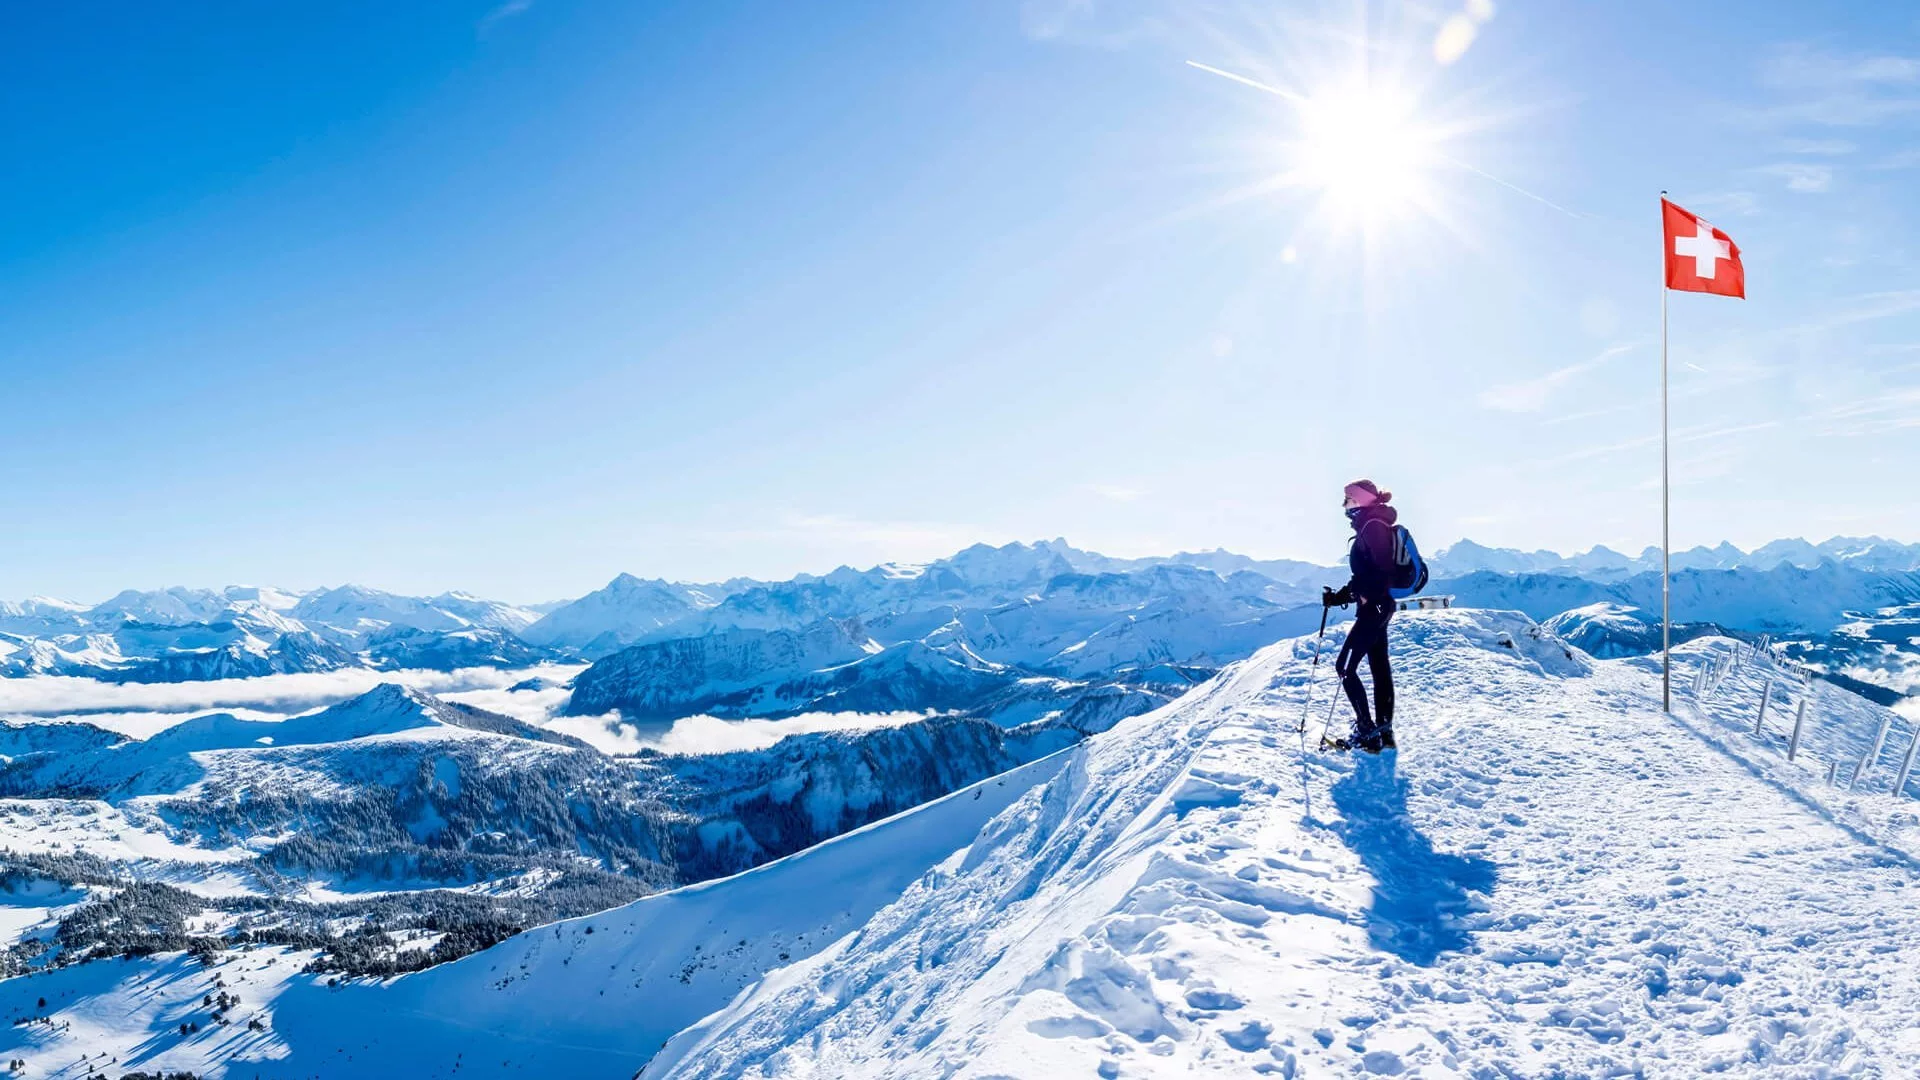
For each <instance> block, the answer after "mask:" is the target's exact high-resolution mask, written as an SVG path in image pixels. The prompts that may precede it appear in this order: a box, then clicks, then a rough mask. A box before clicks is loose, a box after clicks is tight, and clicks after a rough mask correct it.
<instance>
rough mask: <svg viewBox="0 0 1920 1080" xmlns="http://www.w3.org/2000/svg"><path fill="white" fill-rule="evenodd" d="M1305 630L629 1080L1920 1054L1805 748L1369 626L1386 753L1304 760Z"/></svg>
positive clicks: (1493, 645) (1538, 642)
mask: <svg viewBox="0 0 1920 1080" xmlns="http://www.w3.org/2000/svg"><path fill="white" fill-rule="evenodd" d="M1309 647H1310V646H1309V643H1306V642H1292V643H1286V644H1283V645H1281V646H1277V647H1275V648H1273V649H1270V650H1267V651H1266V652H1263V653H1261V654H1260V655H1258V656H1256V657H1255V658H1253V659H1252V660H1250V661H1248V662H1246V663H1245V664H1243V665H1239V666H1237V667H1236V668H1234V669H1230V670H1229V672H1227V673H1226V674H1224V675H1223V676H1222V677H1221V678H1220V679H1219V680H1217V681H1216V682H1215V683H1213V684H1211V685H1209V686H1208V687H1206V688H1205V689H1203V690H1201V691H1198V692H1196V693H1195V694H1193V695H1190V696H1188V697H1187V698H1185V699H1183V700H1182V701H1181V702H1179V703H1176V704H1175V705H1173V706H1170V707H1169V708H1167V709H1164V710H1161V711H1159V712H1156V713H1152V714H1148V715H1146V716H1143V717H1138V718H1135V719H1133V720H1130V721H1127V722H1125V723H1123V724H1122V725H1120V726H1119V727H1117V728H1116V729H1114V731H1113V732H1111V733H1109V734H1108V735H1106V736H1103V737H1101V738H1098V739H1096V740H1094V741H1093V742H1092V743H1091V744H1089V746H1088V747H1087V748H1086V749H1085V750H1084V751H1083V752H1082V753H1081V754H1080V755H1079V756H1078V757H1077V758H1076V760H1075V762H1074V763H1073V764H1072V765H1070V766H1069V768H1068V769H1067V770H1066V771H1064V772H1063V773H1062V774H1061V776H1059V777H1057V778H1056V779H1055V780H1054V781H1052V782H1051V783H1050V784H1048V785H1047V786H1046V787H1044V788H1041V789H1036V790H1035V791H1034V792H1033V793H1031V794H1030V795H1029V796H1028V797H1027V798H1026V799H1025V800H1023V801H1022V802H1021V803H1020V804H1017V805H1016V806H1014V807H1013V808H1011V809H1010V810H1009V811H1008V812H1007V813H1005V814H1003V815H1001V816H1000V817H999V818H998V819H996V820H995V821H994V822H993V823H992V824H991V825H989V826H988V827H987V828H986V829H984V830H983V831H982V833H981V835H980V837H979V838H978V839H977V840H976V841H975V842H974V844H973V845H972V846H971V847H970V848H969V849H968V850H967V851H966V852H965V853H963V854H960V855H957V856H955V858H954V859H952V860H949V861H948V862H947V863H945V864H943V865H942V867H941V870H940V872H939V873H937V874H934V875H929V876H928V877H927V878H926V879H923V880H922V881H921V882H919V883H917V884H915V885H914V886H913V887H912V888H911V889H909V890H908V891H907V893H906V894H905V895H904V896H903V897H902V898H901V900H900V901H899V902H898V903H896V904H894V905H892V906H890V907H888V908H887V909H885V910H883V911H881V912H880V913H878V914H877V915H876V916H875V917H874V918H873V919H872V920H871V921H870V922H869V923H868V924H867V926H866V927H865V928H863V929H862V930H861V931H860V932H859V933H858V934H856V935H854V936H852V937H851V938H849V939H848V940H847V941H846V942H845V943H843V945H842V946H840V947H837V948H835V949H833V950H829V951H826V952H823V953H821V954H819V955H818V956H816V957H814V958H812V959H811V960H809V961H806V962H804V963H802V964H800V965H797V966H795V967H794V968H790V969H788V970H787V971H783V972H778V973H776V974H775V975H774V976H773V977H770V978H769V979H768V980H766V982H765V983H763V984H762V985H761V986H760V987H758V988H756V989H755V990H754V991H752V992H750V993H749V994H747V995H743V997H742V998H741V999H739V1000H737V1001H736V1002H735V1003H734V1004H733V1005H731V1006H730V1007H729V1008H728V1009H726V1010H724V1011H722V1012H721V1013H718V1014H716V1015H715V1016H712V1017H709V1018H707V1019H706V1020H705V1021H703V1022H702V1023H701V1024H699V1025H696V1026H695V1027H694V1028H692V1029H689V1030H688V1031H687V1032H684V1033H682V1035H680V1036H679V1037H677V1038H676V1039H675V1040H674V1042H673V1043H671V1044H670V1045H669V1047H668V1049H667V1050H666V1051H665V1052H663V1053H662V1054H661V1055H660V1056H659V1057H658V1058H657V1059H656V1060H655V1061H654V1062H653V1063H652V1064H651V1065H650V1066H649V1067H648V1068H647V1070H646V1071H645V1072H644V1074H643V1075H644V1076H645V1077H647V1078H648V1080H664V1078H676V1080H679V1078H689V1077H737V1076H755V1077H760V1076H765V1077H822V1078H823V1077H847V1078H853V1077H927V1076H941V1077H967V1078H977V1080H986V1078H1001V1077H1033V1078H1040V1077H1065V1076H1099V1077H1126V1076H1133V1077H1145V1076H1155V1077H1180V1076H1194V1075H1220V1076H1245V1075H1249V1074H1271V1075H1279V1076H1316V1077H1317V1076H1349V1075H1354V1076H1358V1075H1389V1076H1420V1077H1483V1076H1486V1077H1491V1076H1527V1077H1534V1076H1542V1077H1544V1076H1614V1075H1634V1076H1675V1077H1681V1076H1689V1077H1690V1076H1699V1075H1703V1074H1708V1073H1716V1074H1727V1075H1747V1074H1759V1073H1777V1074H1779V1075H1790V1076H1903V1075H1914V1074H1915V1073H1916V1071H1920V1035H1916V1034H1915V1033H1916V1031H1920V979H1916V977H1915V973H1914V971H1913V967H1912V964H1913V957H1914V956H1916V955H1920V948H1916V946H1920V941H1916V937H1920V928H1916V927H1915V926H1914V925H1913V924H1912V922H1911V920H1910V919H1907V918H1905V917H1904V916H1903V912H1904V911H1905V910H1906V909H1908V908H1910V907H1911V904H1912V899H1911V897H1913V896H1915V895H1916V894H1915V893H1913V892H1910V891H1909V890H1911V889H1912V888H1913V887H1914V885H1915V884H1916V881H1920V878H1917V877H1916V874H1917V873H1920V868H1917V867H1916V865H1915V863H1914V862H1913V860H1912V859H1911V858H1910V857H1908V856H1906V855H1905V854H1904V853H1902V852H1899V851H1898V850H1897V849H1894V848H1891V847H1888V846H1886V844H1885V843H1884V841H1883V840H1881V839H1878V838H1876V834H1875V831H1874V830H1873V828H1872V826H1871V823H1867V822H1863V823H1859V824H1855V823H1852V822H1847V821H1842V820H1840V819H1838V818H1836V817H1835V816H1834V814H1833V813H1832V812H1831V811H1829V810H1827V809H1825V808H1824V807H1823V806H1822V805H1821V803H1820V801H1819V798H1818V793H1817V792H1815V794H1811V795H1810V794H1808V788H1809V785H1814V786H1817V785H1818V784H1820V783H1823V782H1824V769H1821V770H1820V772H1819V776H1818V777H1817V778H1811V777H1809V778H1804V779H1803V778H1800V777H1793V778H1790V779H1791V780H1792V781H1793V782H1788V781H1783V780H1777V779H1773V778H1771V777H1769V776H1767V775H1764V774H1760V773H1756V771H1755V770H1754V769H1752V768H1750V767H1748V765H1746V764H1745V763H1743V762H1742V761H1741V760H1739V759H1738V758H1736V757H1734V756H1732V755H1730V754H1729V753H1728V752H1727V751H1726V750H1725V749H1724V748H1723V747H1722V746H1721V745H1720V743H1719V740H1718V739H1717V738H1703V737H1702V735H1701V734H1700V723H1699V722H1697V721H1693V720H1690V719H1686V718H1683V722H1675V721H1674V720H1671V719H1668V718H1666V717H1664V716H1662V715H1660V713H1659V712H1658V691H1659V687H1658V682H1657V680H1655V679H1652V678H1650V677H1649V675H1648V673H1647V672H1646V671H1645V670H1644V665H1635V664H1632V663H1627V662H1618V663H1593V662H1591V661H1589V660H1587V658H1586V657H1585V656H1584V654H1580V653H1577V652H1575V651H1573V650H1570V649H1566V648H1565V647H1564V646H1562V645H1561V644H1560V643H1558V642H1557V641H1555V640H1554V639H1552V638H1551V637H1549V636H1546V635H1544V634H1543V633H1541V632H1540V631H1539V630H1538V628H1536V627H1533V626H1532V625H1531V624H1530V623H1528V622H1527V621H1526V620H1524V619H1523V618H1520V617H1518V616H1512V615H1503V614H1498V613H1488V612H1472V611H1453V612H1435V613H1423V614H1417V615H1408V616H1402V617H1401V620H1400V621H1398V622H1397V623H1396V641H1395V649H1396V652H1397V654H1398V655H1399V656H1400V657H1401V663H1400V665H1399V666H1400V672H1399V673H1400V686H1401V707H1400V708H1401V716H1400V718H1399V723H1398V727H1399V729H1400V731H1401V733H1402V735H1401V742H1402V746H1403V747H1404V748H1405V749H1403V750H1402V751H1401V752H1400V753H1399V754H1398V755H1397V756H1396V755H1385V756H1381V757H1370V756H1366V755H1358V756H1354V757H1347V756H1326V755H1303V754H1302V753H1301V750H1300V742H1299V737H1298V736H1296V735H1295V734H1294V731H1293V728H1294V725H1295V724H1296V723H1297V721H1298V718H1299V716H1300V708H1301V697H1300V694H1301V683H1302V682H1303V681H1304V678H1305V675H1306V663H1305V658H1306V656H1307V655H1308V649H1309ZM1317 689H1318V693H1319V694H1321V695H1324V694H1326V693H1329V692H1331V690H1332V688H1331V686H1330V684H1329V682H1327V681H1323V682H1322V684H1321V685H1320V686H1319V687H1318V688H1317ZM1723 691H1724V688H1723ZM1320 700H1322V701H1324V700H1325V699H1324V697H1322V698H1321V699H1320ZM1864 707H1865V708H1867V709H1871V708H1872V707H1871V706H1864ZM1314 711H1315V712H1316V713H1318V711H1319V710H1317V709H1316V710H1314ZM1874 724H1875V726H1876V727H1877V719H1876V720H1875V722H1874ZM1867 737H1868V738H1871V734H1869V735H1868V736H1867ZM1303 785H1304V789H1305V790H1304V792H1303ZM1303 794H1304V795H1305V796H1308V797H1310V805H1311V807H1312V810H1311V813H1310V814H1308V815H1303V813H1302V810H1303ZM1858 798H1859V799H1860V800H1861V801H1862V802H1868V803H1875V804H1876V805H1878V806H1880V807H1881V808H1882V812H1883V813H1885V814H1890V815H1896V816H1897V815H1898V814H1900V813H1903V812H1904V811H1903V810H1901V809H1899V805H1900V804H1897V803H1895V802H1894V801H1893V800H1892V799H1890V798H1888V797H1886V796H1860V797H1858Z"/></svg>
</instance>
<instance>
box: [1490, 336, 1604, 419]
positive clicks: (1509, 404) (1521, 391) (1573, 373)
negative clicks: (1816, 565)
mask: <svg viewBox="0 0 1920 1080" xmlns="http://www.w3.org/2000/svg"><path fill="white" fill-rule="evenodd" d="M1639 347H1640V343H1639V342H1628V343H1626V344H1623V345H1613V346H1610V347H1608V348H1606V349H1604V350H1602V351H1601V352H1600V353H1599V354H1598V355H1596V356H1595V357H1593V358H1592V359H1591V360H1583V361H1581V362H1580V363H1577V364H1568V365H1567V366H1566V367H1563V368H1560V369H1559V370H1557V371H1549V372H1548V373H1546V374H1545V375H1542V376H1540V377H1538V378H1534V379H1527V380H1525V381H1523V382H1513V383H1503V384H1502V385H1499V386H1493V387H1489V388H1487V389H1485V390H1482V391H1481V392H1480V406H1481V408H1485V409H1492V410H1494V411H1496V412H1513V413H1528V412H1539V411H1540V410H1541V409H1544V408H1546V406H1547V402H1548V401H1549V400H1550V399H1551V398H1552V397H1553V395H1554V393H1555V392H1556V391H1558V390H1559V389H1560V388H1561V387H1562V386H1565V385H1566V384H1567V383H1568V382H1571V381H1572V380H1573V379H1575V378H1578V377H1579V376H1581V375H1584V374H1586V373H1587V372H1589V371H1592V370H1594V369H1595V368H1598V367H1601V366H1602V365H1604V364H1606V363H1608V362H1609V361H1611V360H1613V359H1614V358H1615V357H1618V356H1621V355H1623V354H1625V353H1629V352H1632V351H1633V350H1634V349H1637V348H1639Z"/></svg>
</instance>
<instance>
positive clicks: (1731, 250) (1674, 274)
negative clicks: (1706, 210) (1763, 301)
mask: <svg viewBox="0 0 1920 1080" xmlns="http://www.w3.org/2000/svg"><path fill="white" fill-rule="evenodd" d="M1660 217H1661V220H1662V223H1663V224H1664V226H1665V228H1664V229H1663V231H1664V232H1665V234H1666V243H1667V288H1669V289H1679V290H1681V291H1683V292H1706V293H1717V294H1719V295H1721V296H1737V297H1740V298H1741V299H1743V300H1744V299H1745V298H1746V295H1747V268H1746V267H1744V266H1742V265H1740V248H1739V246H1738V245H1736V244H1735V243H1734V242H1733V238H1732V237H1729V236H1728V235H1727V234H1726V233H1723V232H1721V231H1720V230H1719V229H1716V228H1714V227H1713V226H1712V225H1709V224H1707V223H1706V222H1705V221H1703V220H1701V218H1700V217H1699V215H1697V214H1692V213H1689V212H1687V211H1685V210H1682V209H1680V208H1679V207H1678V206H1675V205H1673V204H1672V203H1670V202H1668V201H1667V200H1665V199H1661V200H1660Z"/></svg>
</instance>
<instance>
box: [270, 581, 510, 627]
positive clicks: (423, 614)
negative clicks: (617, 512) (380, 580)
mask: <svg viewBox="0 0 1920 1080" xmlns="http://www.w3.org/2000/svg"><path fill="white" fill-rule="evenodd" d="M292 614H293V616H294V617H295V618H297V619H299V620H300V621H301V622H304V623H306V624H308V625H310V626H324V627H328V628H330V629H333V630H337V631H340V632H343V633H347V634H366V633H371V632H373V631H376V630H384V629H386V628H388V627H393V626H405V627H412V628H413V629H415V630H464V629H466V628H467V627H470V626H480V627H486V628H488V629H494V630H506V631H509V632H517V631H520V630H523V629H525V628H527V627H528V626H531V625H532V624H533V623H534V622H535V621H536V620H537V619H538V618H539V616H537V615H535V614H534V613H533V612H531V611H527V610H526V609H524V608H517V607H514V606H513V605H511V604H503V603H500V602H499V601H495V600H482V599H480V598H478V597H474V596H469V595H467V594H465V593H443V594H441V595H440V596H436V597H431V598H421V597H415V596H398V595H395V594H393V593H389V592H382V591H380V590H378V589H369V588H366V587H364V586H361V585H342V586H340V587H339V588H335V589H320V590H318V591H316V592H312V593H308V594H307V595H306V596H304V597H301V599H300V602H299V603H298V604H296V605H295V606H294V607H293V609H292Z"/></svg>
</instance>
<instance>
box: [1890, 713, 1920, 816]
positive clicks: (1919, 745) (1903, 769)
mask: <svg viewBox="0 0 1920 1080" xmlns="http://www.w3.org/2000/svg"><path fill="white" fill-rule="evenodd" d="M1916 749H1920V724H1915V725H1914V726H1913V741H1912V742H1911V743H1908V744H1907V760H1905V761H1903V762H1901V763H1900V778H1899V779H1898V780H1895V781H1894V782H1893V794H1894V797H1895V798H1899V797H1900V796H1901V795H1902V794H1904V793H1905V792H1906V790H1907V776H1908V775H1909V774H1910V773H1912V772H1913V752H1914V750H1916Z"/></svg>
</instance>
